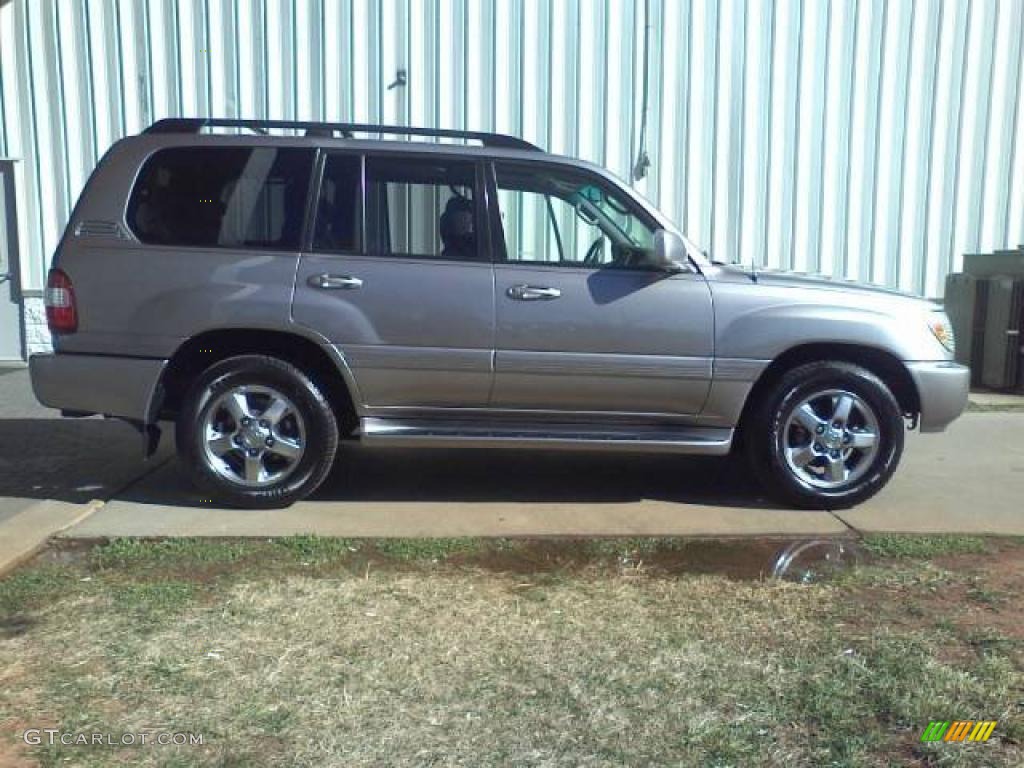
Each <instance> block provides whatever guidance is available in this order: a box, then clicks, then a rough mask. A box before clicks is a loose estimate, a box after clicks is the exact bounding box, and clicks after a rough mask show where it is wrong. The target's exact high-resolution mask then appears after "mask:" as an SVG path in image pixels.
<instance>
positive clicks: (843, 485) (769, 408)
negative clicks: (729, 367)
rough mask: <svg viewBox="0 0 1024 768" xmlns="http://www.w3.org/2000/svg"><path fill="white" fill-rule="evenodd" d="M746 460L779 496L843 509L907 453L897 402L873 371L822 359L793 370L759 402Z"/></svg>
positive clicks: (878, 484) (884, 478)
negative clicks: (904, 450) (904, 451)
mask: <svg viewBox="0 0 1024 768" xmlns="http://www.w3.org/2000/svg"><path fill="white" fill-rule="evenodd" d="M744 426H745V429H746V443H745V444H746V451H747V459H748V461H749V463H750V467H751V469H752V470H753V472H754V474H755V475H756V476H757V477H758V479H759V480H760V481H761V483H762V484H763V485H764V486H765V487H766V488H767V489H768V490H769V491H770V492H771V493H772V495H774V496H775V497H776V498H778V499H780V500H781V501H784V502H786V503H788V504H791V505H794V506H797V507H802V508H805V509H840V508H845V507H850V506H853V505H855V504H859V503H860V502H862V501H865V500H866V499H868V498H870V497H871V496H874V495H875V494H876V493H878V491H880V490H881V489H882V488H883V487H884V486H885V484H886V483H887V482H888V481H889V478H890V477H892V473H893V472H894V471H895V470H896V467H897V465H898V464H899V461H900V457H901V455H902V453H903V438H904V426H903V415H902V413H901V411H900V407H899V403H897V401H896V398H895V397H894V396H893V394H892V392H891V391H890V390H889V388H888V387H887V386H886V385H885V384H884V383H883V382H882V380H881V379H879V378H878V377H877V376H875V374H873V373H871V372H870V371H868V370H867V369H865V368H862V367H860V366H857V365H853V364H851V363H844V362H838V361H823V362H814V363H808V364H806V365H802V366H799V367H797V368H794V369H793V370H791V371H787V372H786V373H785V374H784V375H783V376H782V377H781V378H780V379H779V381H777V382H776V383H775V384H774V385H773V386H772V387H770V388H769V390H768V391H767V392H766V393H765V395H764V396H763V397H762V398H761V400H760V401H759V402H757V403H755V404H754V406H753V411H752V412H751V414H750V418H749V420H748V423H747V424H745V425H744Z"/></svg>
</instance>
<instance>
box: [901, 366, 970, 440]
mask: <svg viewBox="0 0 1024 768" xmlns="http://www.w3.org/2000/svg"><path fill="white" fill-rule="evenodd" d="M907 369H908V370H909V371H910V375H911V377H912V378H913V379H914V384H916V385H917V394H918V396H919V397H920V400H921V421H920V428H921V431H922V432H941V431H942V430H944V429H945V428H946V426H947V425H948V424H949V423H950V422H951V421H953V420H954V419H955V418H957V417H958V416H959V415H960V414H961V413H963V412H964V408H966V407H967V393H968V390H969V389H970V385H971V369H970V368H968V367H967V366H965V365H959V364H958V363H954V362H950V361H945V360H943V361H938V362H924V363H907Z"/></svg>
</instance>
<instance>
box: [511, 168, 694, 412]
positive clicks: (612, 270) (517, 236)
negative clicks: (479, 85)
mask: <svg viewBox="0 0 1024 768" xmlns="http://www.w3.org/2000/svg"><path fill="white" fill-rule="evenodd" d="M495 170H496V188H497V195H496V196H497V201H498V206H499V212H500V226H499V225H496V226H494V230H495V231H496V233H497V234H498V235H499V237H500V238H501V240H500V241H499V242H498V243H497V244H496V246H495V249H496V250H497V251H498V253H499V254H500V256H499V260H498V261H497V263H496V264H495V297H496V299H495V300H496V310H497V339H496V343H495V349H496V353H495V380H494V391H493V396H492V405H493V406H494V407H496V408H504V409H528V410H541V411H555V412H559V411H561V412H606V413H615V414H672V415H690V414H696V413H699V412H700V410H701V409H702V408H703V405H704V401H705V399H706V397H707V393H708V389H709V387H710V383H711V364H712V357H713V343H714V342H713V311H712V305H711V292H710V290H709V288H708V286H707V283H706V282H705V280H704V277H703V276H702V275H700V274H697V273H696V272H685V273H679V274H673V273H668V272H665V271H663V270H658V269H654V268H652V267H651V266H650V259H649V254H650V253H651V251H652V249H653V244H654V232H655V223H654V222H653V221H650V220H649V217H648V216H647V215H646V214H645V213H644V212H643V211H642V210H640V209H639V207H638V206H636V204H635V203H633V202H632V201H631V200H630V199H629V198H628V196H626V195H624V194H623V193H622V192H621V191H619V190H617V189H616V188H615V187H614V186H613V185H612V184H611V183H610V182H608V181H607V180H606V179H604V178H603V177H599V176H597V175H596V174H591V173H589V172H583V171H580V170H578V169H575V168H567V167H565V166H560V165H555V164H550V163H497V164H496V165H495Z"/></svg>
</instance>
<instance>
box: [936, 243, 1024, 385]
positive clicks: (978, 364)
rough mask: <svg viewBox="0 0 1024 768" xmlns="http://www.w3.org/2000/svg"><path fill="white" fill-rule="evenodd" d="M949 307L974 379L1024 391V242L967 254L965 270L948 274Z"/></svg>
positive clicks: (961, 356) (960, 356)
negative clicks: (1019, 244) (1022, 336)
mask: <svg viewBox="0 0 1024 768" xmlns="http://www.w3.org/2000/svg"><path fill="white" fill-rule="evenodd" d="M945 309H946V313H947V314H948V315H949V319H950V321H951V322H952V323H953V333H954V334H955V335H956V359H957V362H960V363H962V364H964V365H969V366H970V367H971V384H972V385H974V386H984V387H988V388H990V389H1002V390H1007V389H1017V390H1021V391H1024V346H1022V338H1021V333H1022V331H1024V246H1022V247H1021V248H1019V249H1017V250H1012V251H996V252H995V253H972V254H966V255H965V256H964V271H963V272H959V273H956V274H951V275H948V276H947V277H946V298H945Z"/></svg>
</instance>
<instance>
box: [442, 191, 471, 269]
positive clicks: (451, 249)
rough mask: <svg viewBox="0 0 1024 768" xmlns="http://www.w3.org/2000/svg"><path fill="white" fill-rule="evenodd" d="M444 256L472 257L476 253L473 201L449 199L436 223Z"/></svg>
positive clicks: (463, 198)
mask: <svg viewBox="0 0 1024 768" xmlns="http://www.w3.org/2000/svg"><path fill="white" fill-rule="evenodd" d="M438 229H439V230H440V232H441V242H442V243H444V254H445V255H456V256H462V257H466V256H472V255H474V253H475V251H476V237H475V233H474V231H473V201H472V200H470V199H469V198H466V197H462V196H461V195H457V196H455V197H452V198H449V200H448V203H447V205H445V208H444V213H442V214H441V220H440V221H439V222H438Z"/></svg>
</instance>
